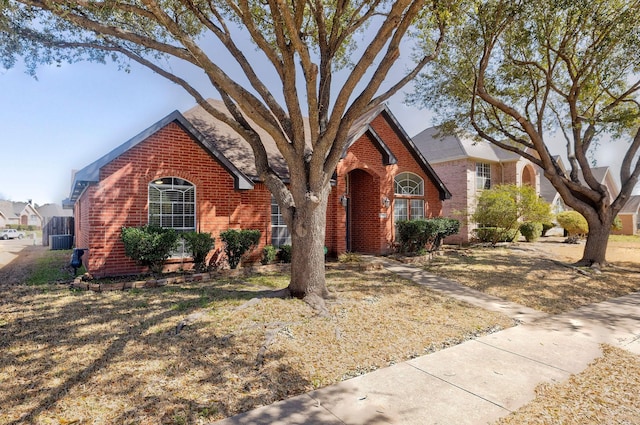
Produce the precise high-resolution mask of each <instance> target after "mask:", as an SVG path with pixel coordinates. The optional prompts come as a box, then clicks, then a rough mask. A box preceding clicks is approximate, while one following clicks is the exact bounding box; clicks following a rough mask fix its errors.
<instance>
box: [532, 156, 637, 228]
mask: <svg viewBox="0 0 640 425" xmlns="http://www.w3.org/2000/svg"><path fill="white" fill-rule="evenodd" d="M556 161H557V162H558V164H559V165H560V168H561V169H562V171H564V172H565V174H568V172H567V171H566V168H565V167H564V164H563V163H562V160H561V159H560V158H559V157H556ZM591 172H592V173H593V177H594V178H595V179H596V180H597V181H598V183H600V184H603V185H605V186H606V187H607V190H608V191H609V196H610V197H611V201H613V200H614V199H615V198H616V197H617V196H618V194H619V193H620V189H618V183H617V182H616V180H615V178H614V177H613V174H611V169H610V168H609V167H593V168H591ZM579 178H580V182H581V183H582V184H583V185H585V186H586V184H587V183H586V182H585V181H584V178H583V176H582V174H580V175H579ZM540 195H541V196H542V197H543V198H544V199H545V200H546V201H547V202H549V203H551V206H552V212H553V213H554V214H558V213H560V212H562V211H567V210H571V208H570V207H568V206H566V205H565V203H564V201H563V200H562V198H560V194H559V193H558V192H557V191H556V189H555V188H554V187H553V186H552V185H551V182H549V180H548V179H546V178H543V179H541V181H540ZM639 203H640V196H632V197H630V198H629V200H628V201H627V203H626V205H625V206H624V207H623V208H622V210H621V211H620V212H619V213H618V217H620V220H621V221H622V229H621V230H614V231H612V233H614V234H617V235H633V234H635V233H636V231H637V229H638V226H639V224H638V208H639V205H638V204H639Z"/></svg>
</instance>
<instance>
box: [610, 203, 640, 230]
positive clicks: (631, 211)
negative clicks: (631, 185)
mask: <svg viewBox="0 0 640 425" xmlns="http://www.w3.org/2000/svg"><path fill="white" fill-rule="evenodd" d="M618 217H620V222H621V223H622V229H620V230H615V231H613V232H612V233H614V234H618V235H635V234H637V233H639V232H640V195H632V196H630V197H629V200H628V201H627V203H626V204H625V205H624V207H622V209H621V210H620V212H619V213H618Z"/></svg>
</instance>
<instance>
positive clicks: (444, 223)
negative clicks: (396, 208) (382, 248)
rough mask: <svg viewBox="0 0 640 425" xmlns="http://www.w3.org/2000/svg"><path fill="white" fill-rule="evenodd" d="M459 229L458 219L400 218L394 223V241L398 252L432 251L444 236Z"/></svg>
mask: <svg viewBox="0 0 640 425" xmlns="http://www.w3.org/2000/svg"><path fill="white" fill-rule="evenodd" d="M459 230H460V221H459V220H456V219H453V218H444V217H437V218H430V219H424V218H422V219H417V220H401V221H398V222H397V223H396V241H397V242H398V244H399V245H400V252H406V253H419V252H421V251H424V250H427V251H434V250H437V249H438V248H439V247H440V245H442V241H443V240H444V238H446V237H447V236H450V235H454V234H456V233H458V231H459Z"/></svg>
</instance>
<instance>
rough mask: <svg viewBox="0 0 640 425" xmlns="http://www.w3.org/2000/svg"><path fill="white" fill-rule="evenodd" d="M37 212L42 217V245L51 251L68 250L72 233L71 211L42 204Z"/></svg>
mask: <svg viewBox="0 0 640 425" xmlns="http://www.w3.org/2000/svg"><path fill="white" fill-rule="evenodd" d="M37 210H38V212H39V213H40V215H41V216H42V245H43V246H50V247H51V248H52V249H67V248H70V246H69V245H72V241H73V232H74V220H73V210H72V209H68V208H64V207H63V206H62V205H59V204H44V205H43V206H41V207H38V208H37ZM53 238H56V239H55V240H54V239H53ZM60 238H62V239H60Z"/></svg>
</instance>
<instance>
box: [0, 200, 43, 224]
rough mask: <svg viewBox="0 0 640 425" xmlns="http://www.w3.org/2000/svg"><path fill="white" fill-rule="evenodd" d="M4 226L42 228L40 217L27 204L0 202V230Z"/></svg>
mask: <svg viewBox="0 0 640 425" xmlns="http://www.w3.org/2000/svg"><path fill="white" fill-rule="evenodd" d="M6 226H24V227H26V226H33V227H34V228H37V229H40V228H41V227H42V217H41V216H40V214H39V213H38V211H37V210H36V208H35V207H34V206H33V203H32V202H31V201H29V202H13V201H4V200H0V229H1V228H4V227H6Z"/></svg>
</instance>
